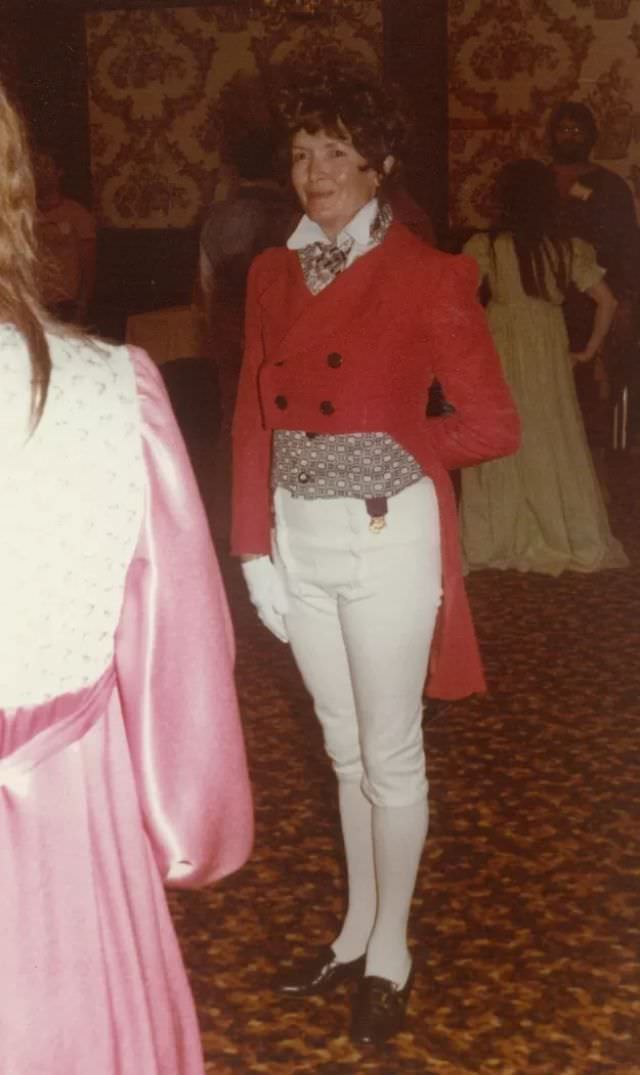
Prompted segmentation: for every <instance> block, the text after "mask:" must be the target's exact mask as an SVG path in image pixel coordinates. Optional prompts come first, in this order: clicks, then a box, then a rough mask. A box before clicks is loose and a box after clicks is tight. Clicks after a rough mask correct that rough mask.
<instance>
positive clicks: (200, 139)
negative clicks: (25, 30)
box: [85, 0, 382, 228]
mask: <svg viewBox="0 0 640 1075" xmlns="http://www.w3.org/2000/svg"><path fill="white" fill-rule="evenodd" d="M85 31H86V41H87V59H88V71H89V117H90V124H91V157H92V172H93V184H94V199H95V208H96V213H97V216H98V219H99V221H100V223H101V224H102V225H103V226H109V227H117V228H168V227H189V226H191V225H194V224H196V223H197V222H198V221H199V219H200V217H201V215H202V212H203V210H204V209H205V207H206V205H207V204H208V203H209V202H210V201H211V199H212V198H213V197H214V196H215V195H216V192H217V193H218V195H219V194H220V193H221V191H222V190H223V189H224V172H223V168H222V165H221V160H220V152H219V148H220V134H221V112H222V110H223V109H225V110H226V112H227V115H228V111H229V108H230V107H231V108H235V110H236V111H237V114H238V117H239V122H241V121H242V117H243V115H246V114H247V112H250V113H252V114H254V115H258V116H260V115H261V114H264V117H265V122H268V112H267V111H266V107H267V105H266V102H268V99H269V94H270V89H271V86H270V79H271V72H272V71H274V70H276V69H278V65H281V64H282V63H283V62H287V63H293V62H295V58H296V57H298V56H300V57H303V58H304V62H306V63H310V62H313V60H314V59H320V58H322V59H323V60H326V59H327V58H330V57H331V54H332V52H335V53H336V54H337V53H338V52H342V53H344V52H345V51H347V52H350V53H351V54H352V55H353V56H354V59H355V60H359V61H361V62H362V61H365V62H368V63H378V62H379V61H380V58H381V54H382V11H381V0H346V3H345V5H344V12H343V13H342V14H341V15H340V17H339V18H336V19H335V20H332V21H331V22H329V21H325V20H323V19H322V18H319V19H317V20H315V19H314V20H313V21H311V20H309V21H307V20H301V19H296V18H295V17H287V16H286V15H283V14H279V13H277V12H276V11H275V10H273V11H269V12H268V13H265V14H264V15H261V16H260V17H249V15H248V10H247V7H246V6H245V7H244V10H241V9H240V5H238V7H235V6H230V5H222V4H221V5H217V6H216V5H212V6H210V7H180V8H159V9H158V10H155V11H154V10H148V9H146V10H134V11H107V12H102V13H92V14H88V15H86V17H85Z"/></svg>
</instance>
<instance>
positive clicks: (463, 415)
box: [232, 71, 518, 1044]
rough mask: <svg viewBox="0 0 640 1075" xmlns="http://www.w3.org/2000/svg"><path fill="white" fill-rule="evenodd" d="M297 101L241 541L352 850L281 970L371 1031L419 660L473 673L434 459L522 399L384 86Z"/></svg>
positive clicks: (244, 413)
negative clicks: (294, 221)
mask: <svg viewBox="0 0 640 1075" xmlns="http://www.w3.org/2000/svg"><path fill="white" fill-rule="evenodd" d="M288 118H289V133H290V154H291V157H290V159H291V178H292V182H293V186H294V188H295V190H296V193H297V195H298V198H299V200H300V204H301V206H302V209H303V212H304V215H303V217H302V220H301V221H300V223H299V225H298V227H297V228H296V229H295V231H294V232H293V234H292V235H291V236H290V238H289V240H288V244H287V245H288V249H286V248H282V249H272V250H268V251H266V252H264V253H263V254H261V255H259V257H258V258H257V259H256V261H255V262H254V263H253V267H252V269H251V273H250V277H249V287H248V296H247V321H246V324H247V331H246V349H245V356H244V362H243V368H242V373H241V378H240V388H239V393H238V403H237V408H236V413H235V419H234V498H233V500H234V505H233V507H234V520H233V537H232V548H233V551H234V552H235V553H237V554H238V555H240V556H241V557H242V559H243V570H244V573H245V577H246V581H247V584H248V587H249V591H250V595H251V599H252V601H253V603H254V604H255V606H256V607H257V610H258V614H259V616H260V618H261V619H262V621H263V623H265V625H266V626H267V627H269V628H270V630H272V631H273V633H274V634H276V635H277V637H279V638H280V639H282V641H284V642H286V641H290V642H291V647H292V650H293V653H294V656H295V659H296V662H297V664H298V667H299V669H300V671H301V673H302V676H303V678H304V681H305V683H306V685H307V687H308V689H309V691H310V693H311V695H312V697H313V700H314V704H315V709H316V713H317V715H318V718H319V720H320V723H321V725H322V728H323V732H324V739H325V745H326V749H327V752H328V754H329V756H330V758H331V761H332V763H333V767H334V770H335V772H336V776H337V779H338V788H339V808H340V818H341V823H342V833H343V838H344V846H345V852H346V860H347V876H348V886H349V895H348V905H347V913H346V916H345V918H344V921H343V923H342V926H341V928H340V930H339V931H338V934H337V936H335V938H334V939H333V940H332V941H331V944H330V945H327V946H326V947H324V948H322V950H321V951H316V952H314V953H311V954H308V953H307V955H306V958H304V959H303V960H301V962H300V964H299V965H297V966H296V967H294V968H293V969H292V970H288V971H286V972H283V973H281V974H280V976H279V977H278V979H277V982H276V985H277V986H278V988H279V989H280V990H281V992H283V993H285V994H288V995H289V996H305V995H308V994H311V993H321V992H327V991H328V990H331V989H334V988H336V987H337V986H339V985H341V984H343V983H345V982H348V981H351V982H354V983H356V982H357V983H358V990H357V993H356V999H355V1005H354V1013H353V1022H352V1029H351V1033H352V1037H353V1039H354V1040H355V1041H356V1042H358V1043H360V1044H366V1043H376V1044H377V1043H380V1042H382V1041H384V1040H386V1039H387V1038H389V1037H391V1036H392V1035H393V1034H395V1033H396V1031H397V1030H398V1029H399V1027H400V1026H401V1024H402V1019H403V1015H404V1010H405V1005H406V1003H407V999H408V996H409V993H410V990H411V982H412V973H411V957H410V954H409V950H408V947H407V920H408V917H409V909H410V905H411V899H412V894H413V889H414V885H415V880H416V874H417V870H418V864H419V862H420V857H421V854H422V848H423V844H424V839H425V835H426V831H427V780H426V776H425V758H424V747H423V741H422V729H421V717H422V691H423V686H424V681H425V676H426V674H427V667H428V665H430V675H429V686H430V689H431V690H432V692H433V693H434V694H435V695H436V696H438V697H440V698H452V697H461V696H464V695H465V694H468V693H470V692H471V691H474V690H482V689H483V682H484V681H483V677H482V671H481V666H480V662H479V658H478V651H477V646H476V642H475V637H474V634H473V628H472V625H471V620H470V616H469V610H468V606H467V603H466V598H465V595H464V588H463V584H462V576H461V565H460V559H459V547H458V535H457V517H456V511H455V502H454V498H453V493H452V487H451V482H450V480H449V476H448V474H447V470H448V469H453V468H454V467H459V466H465V465H467V464H470V463H476V462H480V461H482V460H483V459H488V458H493V457H495V456H496V455H500V454H502V453H504V452H509V451H513V450H515V448H516V446H517V443H518V419H517V415H516V412H515V408H514V406H513V402H512V400H511V397H510V395H509V392H508V390H507V387H506V385H505V383H504V380H503V377H502V374H501V372H500V363H499V360H498V357H497V355H496V353H495V350H494V347H493V344H492V343H491V338H490V335H489V332H488V330H487V326H486V319H485V317H484V314H483V311H482V309H481V308H480V306H479V304H478V302H477V299H476V287H477V270H476V267H475V265H474V264H473V263H472V262H471V261H470V260H469V259H468V258H463V257H451V256H448V255H445V254H441V253H439V252H437V251H436V250H434V249H432V248H430V247H428V246H427V245H426V244H425V243H424V242H422V241H421V240H420V239H417V238H416V237H415V236H414V235H412V234H411V232H409V231H408V230H407V229H406V228H404V227H403V226H402V225H400V224H398V223H396V222H394V220H393V214H392V212H391V210H390V208H389V205H388V202H387V198H386V189H387V184H388V182H389V180H390V179H391V177H392V175H393V173H394V171H395V168H396V164H397V159H398V155H399V153H400V152H401V148H402V129H403V128H402V123H401V122H400V117H399V115H398V112H397V110H396V109H395V108H394V107H393V102H391V101H390V100H389V99H388V97H387V95H386V94H385V93H384V91H383V90H382V89H381V88H380V87H378V86H377V85H375V84H374V83H371V84H368V83H365V82H362V81H360V80H358V79H355V78H352V77H344V78H342V77H338V74H337V72H335V71H332V72H331V76H330V78H327V79H324V80H323V79H321V78H320V77H318V79H317V81H316V82H315V83H314V85H313V89H312V90H310V91H308V92H307V93H306V94H305V93H304V92H301V93H300V94H299V95H298V96H297V98H296V100H294V101H292V102H291V110H290V114H289V117H288ZM434 377H437V378H438V380H439V381H440V384H441V385H442V389H443V391H444V393H445V395H446V398H447V400H448V401H449V402H450V404H451V406H452V408H455V410H454V411H452V413H450V414H448V415H447V416H446V417H438V418H427V417H426V414H425V409H426V403H427V397H428V394H429V387H430V385H431V383H432V381H433V379H434ZM272 510H273V513H274V516H275V526H274V530H273V534H272ZM272 557H273V559H272ZM434 631H435V635H434ZM432 640H433V644H432ZM327 940H330V938H327Z"/></svg>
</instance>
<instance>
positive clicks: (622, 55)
mask: <svg viewBox="0 0 640 1075" xmlns="http://www.w3.org/2000/svg"><path fill="white" fill-rule="evenodd" d="M449 57H450V61H449V82H450V85H449V109H450V113H449V116H450V118H449V123H450V150H449V153H450V160H449V167H450V199H449V205H450V217H451V223H452V225H453V226H454V227H468V226H472V227H476V226H484V225H486V224H487V222H488V220H489V218H490V215H491V205H490V195H491V182H492V177H493V175H494V174H495V172H496V170H497V168H498V167H499V166H500V165H501V164H502V163H504V162H505V161H507V160H511V159H513V158H516V157H524V156H534V157H539V158H545V159H546V157H547V155H548V154H547V148H546V144H545V124H546V120H547V117H548V114H549V111H550V109H551V108H552V106H553V105H554V104H555V103H556V102H557V101H560V100H565V99H571V100H576V101H583V102H584V103H585V104H587V105H589V107H590V108H591V109H592V111H593V112H594V114H595V116H596V120H597V122H598V127H599V130H600V139H599V142H598V145H597V146H596V149H595V153H594V157H595V158H596V159H597V160H599V161H601V162H602V163H603V164H604V165H605V167H608V168H611V169H612V170H614V171H616V172H618V173H619V174H620V175H622V176H623V177H624V178H625V179H627V180H628V181H629V183H630V184H631V187H632V189H633V191H634V193H635V194H636V201H637V202H638V201H639V198H640V62H639V60H640V0H493V2H492V3H490V4H489V3H487V2H486V0H450V3H449ZM639 204H640V202H639Z"/></svg>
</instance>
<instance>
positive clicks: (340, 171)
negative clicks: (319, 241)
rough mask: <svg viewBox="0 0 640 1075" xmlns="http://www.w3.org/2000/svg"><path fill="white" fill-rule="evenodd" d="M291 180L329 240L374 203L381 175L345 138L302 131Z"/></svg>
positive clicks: (293, 155) (294, 148)
mask: <svg viewBox="0 0 640 1075" xmlns="http://www.w3.org/2000/svg"><path fill="white" fill-rule="evenodd" d="M291 181H292V183H293V186H294V189H295V192H296V194H297V195H298V198H299V199H300V204H301V205H302V208H303V209H304V211H305V213H306V214H307V216H308V217H310V218H311V220H314V221H315V222H316V224H319V225H320V227H321V228H322V230H323V231H324V233H325V235H326V236H327V237H328V238H329V239H335V238H336V236H337V235H338V233H339V232H341V231H342V229H343V228H344V227H345V225H346V224H348V223H349V221H350V220H351V219H352V218H353V217H354V216H355V214H356V213H357V212H358V210H359V209H362V206H363V205H366V204H367V202H369V201H371V199H372V198H373V197H374V195H375V193H376V190H377V189H378V176H377V174H376V172H375V171H374V170H373V168H369V167H367V162H366V161H365V159H364V157H361V156H360V154H359V153H358V150H357V149H356V148H355V146H354V145H353V143H352V142H351V141H350V139H349V137H348V135H347V133H346V131H345V137H344V138H341V137H339V136H338V135H333V134H327V133H326V132H325V131H317V132H316V134H309V133H308V132H307V131H304V130H302V131H298V132H297V133H296V134H294V136H293V140H292V143H291Z"/></svg>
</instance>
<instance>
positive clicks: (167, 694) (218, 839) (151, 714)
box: [116, 348, 253, 887]
mask: <svg viewBox="0 0 640 1075" xmlns="http://www.w3.org/2000/svg"><path fill="white" fill-rule="evenodd" d="M130 351H131V356H132V360H133V363H134V369H135V373H136V380H137V386H138V395H139V398H140V407H141V416H142V436H143V445H144V456H145V463H146V469H147V483H148V484H147V499H146V505H145V512H144V519H143V523H142V528H141V533H140V537H139V541H138V546H137V549H136V553H135V556H134V558H133V560H132V563H131V565H130V568H129V573H128V576H127V583H126V588H125V595H124V603H123V609H122V615H121V619H120V624H119V627H118V632H117V636H116V670H117V677H118V687H119V692H120V698H121V704H122V709H123V714H124V720H125V726H126V730H127V737H128V741H129V748H130V752H131V758H132V762H133V767H134V772H135V775H136V781H137V785H138V794H139V798H140V803H141V808H142V813H143V818H144V822H145V827H146V829H147V833H148V836H149V838H150V840H151V844H152V847H153V850H154V853H155V856H156V860H157V862H158V865H159V868H160V871H161V873H162V876H163V878H164V879H165V881H166V882H167V883H168V884H174V885H177V886H180V887H197V886H199V885H205V884H208V883H210V882H212V881H215V880H217V879H219V878H221V877H224V876H226V875H227V874H229V873H231V872H233V871H234V870H236V869H238V868H239V867H240V866H241V865H242V864H243V863H244V862H245V861H246V859H247V858H248V856H249V853H250V850H251V843H252V838H253V810H252V801H251V791H250V785H249V777H248V772H247V763H246V757H245V749H244V740H243V734H242V728H241V724H240V718H239V714H238V706H237V700H236V692H235V686H234V680H233V661H234V642H233V634H232V628H231V621H230V616H229V611H228V607H227V603H226V598H225V593H224V589H223V585H222V580H221V577H220V571H219V567H218V562H217V559H216V555H215V551H214V548H213V545H212V542H211V537H210V534H209V527H208V523H207V519H206V516H205V512H204V508H203V506H202V502H201V500H200V496H199V493H198V490H197V486H196V481H195V477H194V475H193V471H192V469H191V465H190V463H189V459H188V456H187V453H186V449H185V446H184V443H183V441H182V437H181V435H180V432H179V430H178V427H177V425H176V422H175V419H174V417H173V413H172V410H171V406H170V404H169V401H168V398H167V396H166V393H165V390H164V386H163V384H162V380H161V377H160V374H159V373H158V371H157V369H156V368H155V366H154V365H153V363H152V362H151V360H150V359H149V358H148V356H147V355H146V354H145V353H144V351H141V350H139V349H138V348H130Z"/></svg>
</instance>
